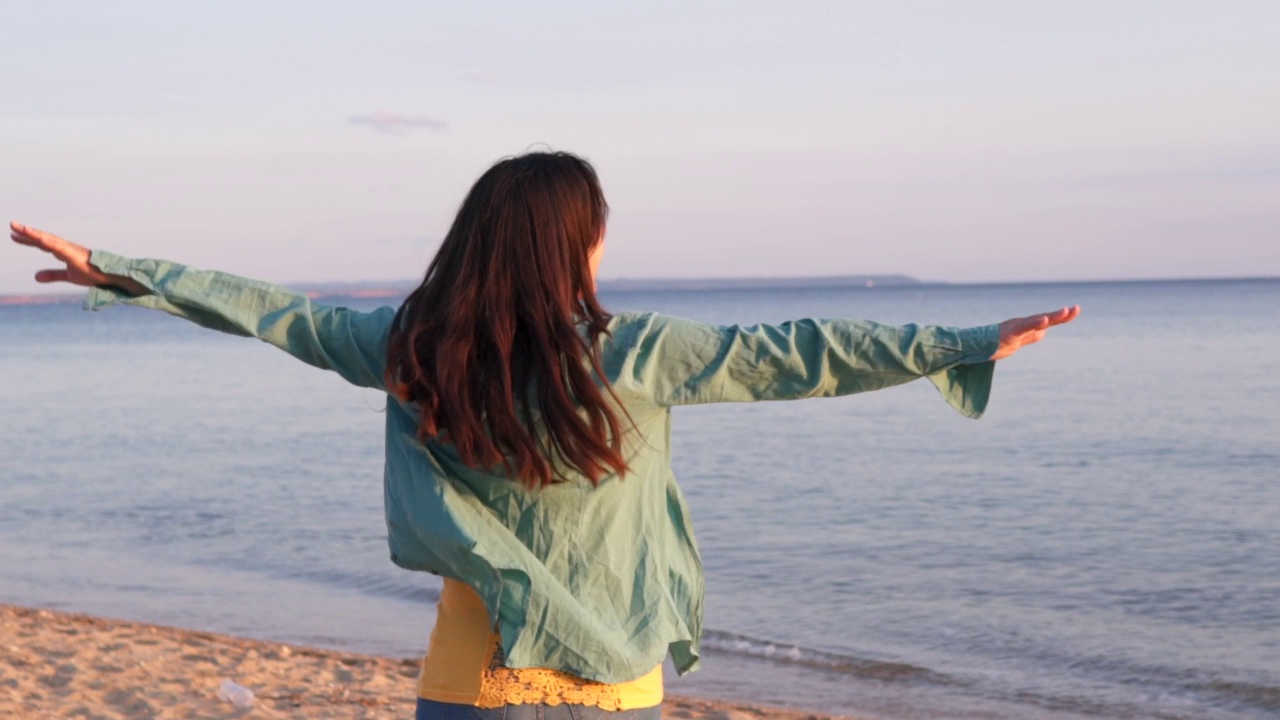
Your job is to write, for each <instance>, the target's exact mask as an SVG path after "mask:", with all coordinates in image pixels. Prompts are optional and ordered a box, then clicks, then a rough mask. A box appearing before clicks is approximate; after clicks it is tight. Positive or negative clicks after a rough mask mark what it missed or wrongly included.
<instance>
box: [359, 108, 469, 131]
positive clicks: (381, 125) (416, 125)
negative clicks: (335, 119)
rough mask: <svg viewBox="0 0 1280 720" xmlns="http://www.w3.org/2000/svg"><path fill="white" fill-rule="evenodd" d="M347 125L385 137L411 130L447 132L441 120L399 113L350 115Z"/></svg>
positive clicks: (446, 127) (446, 125)
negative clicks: (363, 128) (366, 129)
mask: <svg viewBox="0 0 1280 720" xmlns="http://www.w3.org/2000/svg"><path fill="white" fill-rule="evenodd" d="M347 124H349V125H356V126H360V127H367V128H371V129H373V130H374V131H375V132H380V133H384V134H386V135H404V134H405V133H408V132H411V131H413V130H430V131H431V132H441V131H443V130H447V129H448V127H449V125H448V123H446V122H445V121H443V120H437V119H435V118H432V117H427V116H425V115H401V114H399V113H389V112H375V113H367V114H365V115H352V116H351V117H349V118H347Z"/></svg>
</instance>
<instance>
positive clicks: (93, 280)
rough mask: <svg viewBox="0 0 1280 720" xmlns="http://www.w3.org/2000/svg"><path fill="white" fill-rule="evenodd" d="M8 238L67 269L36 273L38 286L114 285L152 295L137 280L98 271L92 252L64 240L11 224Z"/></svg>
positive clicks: (137, 293) (24, 226) (18, 224)
mask: <svg viewBox="0 0 1280 720" xmlns="http://www.w3.org/2000/svg"><path fill="white" fill-rule="evenodd" d="M9 237H10V238H12V239H13V241H14V242H16V243H18V244H20V245H28V246H30V247H33V248H37V249H39V250H43V251H45V252H47V253H49V254H50V255H52V256H54V257H55V258H57V259H58V260H60V261H62V263H63V264H64V265H65V266H66V267H63V268H52V269H48V270H41V271H39V272H37V273H36V282H39V283H53V282H66V283H71V284H72V285H83V286H85V287H95V286H99V285H112V286H115V287H118V288H121V289H123V290H126V291H128V292H129V293H130V294H132V295H146V294H148V292H149V291H148V290H147V289H146V288H145V287H143V286H142V285H141V284H139V283H138V282H137V281H135V280H131V279H130V278H127V277H122V276H120V275H108V274H106V273H104V272H102V271H101V270H99V269H97V268H96V267H94V266H93V265H92V264H91V263H90V262H89V248H86V247H84V246H82V245H77V244H75V243H73V242H70V241H69V240H64V239H62V238H60V237H58V236H57V235H54V234H53V233H47V232H45V231H43V230H37V229H35V228H33V227H27V226H26V225H23V224H21V223H18V222H10V223H9Z"/></svg>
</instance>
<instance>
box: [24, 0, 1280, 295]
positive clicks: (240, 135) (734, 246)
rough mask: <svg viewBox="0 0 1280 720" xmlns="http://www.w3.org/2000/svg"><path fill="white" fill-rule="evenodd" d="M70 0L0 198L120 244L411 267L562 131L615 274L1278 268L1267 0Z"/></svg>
mask: <svg viewBox="0 0 1280 720" xmlns="http://www.w3.org/2000/svg"><path fill="white" fill-rule="evenodd" d="M46 5H47V4H37V3H27V4H24V5H19V6H15V7H14V8H11V9H10V10H8V11H7V12H6V50H7V55H8V57H9V58H10V62H6V63H5V69H3V70H0V96H2V97H4V98H5V102H4V103H3V106H2V107H0V129H2V130H3V132H0V156H2V157H3V158H4V173H3V175H0V208H2V209H3V212H4V214H5V215H6V216H7V217H8V218H11V219H18V220H21V221H24V222H28V223H30V224H32V225H36V226H38V227H44V228H46V229H49V230H51V231H54V232H58V233H60V234H63V235H65V236H67V237H69V238H71V239H73V240H76V241H78V242H81V243H84V244H87V245H91V246H98V247H105V248H109V249H112V250H114V251H116V252H120V253H123V254H130V255H143V256H160V257H168V258H171V259H175V260H180V261H183V262H187V263H190V264H193V265H199V266H204V267H213V268H218V269H224V270H229V271H233V272H239V273H242V274H247V275H252V276H256V277H261V278H263V279H267V280H273V281H279V282H291V281H304V280H332V279H342V280H382V279H402V278H411V277H415V276H417V275H419V274H420V272H421V271H422V269H423V268H424V267H425V264H426V261H427V259H428V258H429V256H430V253H431V251H432V249H433V248H434V247H435V244H436V242H437V241H438V239H439V238H440V237H441V236H442V235H443V233H444V232H445V230H446V229H447V227H448V224H449V221H450V219H451V217H452V214H453V212H454V210H455V208H456V206H457V203H458V202H459V201H460V200H461V198H462V195H463V193H464V192H465V191H466V189H467V187H468V186H469V184H470V183H471V182H472V181H473V180H474V178H475V177H476V176H478V175H479V173H481V172H482V171H483V170H484V169H485V168H486V167H487V166H488V165H489V164H490V163H492V162H493V161H494V160H496V159H498V158H499V157H502V156H504V155H508V154H513V153H519V152H521V151H524V150H526V149H528V148H530V147H533V146H539V147H540V146H541V145H539V144H546V145H549V146H551V147H553V148H556V149H564V150H570V151H574V152H577V153H580V154H582V155H585V156H586V157H588V158H589V159H591V160H592V161H593V162H594V163H595V164H596V165H597V168H598V169H599V171H600V174H601V177H602V180H603V182H604V185H605V190H606V193H607V194H608V196H609V200H610V202H611V204H612V205H613V215H612V222H611V225H610V228H609V250H608V253H607V255H606V257H605V261H604V264H603V266H602V268H601V274H602V276H603V277H606V278H611V277H695V276H696V277H706V276H758V275H782V276H794V275H838V274H862V273H906V274H910V275H914V276H916V277H920V278H925V279H934V280H948V281H1003V280H1040V279H1095V278H1098V279H1101V278H1150V277H1190V276H1258V275H1268V276H1280V43H1277V42H1276V41H1275V39H1276V38H1277V37H1280V3H1274V2H1269V1H1267V0H1257V1H1256V2H1246V1H1238V2H1232V1H1228V2H1214V3H1209V2H1198V3H1192V2H1173V1H1160V2H1122V3H1117V2H1072V3H1054V4H1052V5H1050V4H1046V3H1026V2H974V3H963V4H962V3H949V2H931V3H926V2H898V3H882V4H879V5H876V6H871V5H869V4H862V3H847V2H829V3H818V2H796V3H763V2H703V3H696V4H693V5H694V7H692V8H690V7H687V5H688V4H686V3H675V2H647V3H644V4H640V3H636V4H632V6H631V7H628V8H620V7H615V4H614V3H591V2H585V1H584V2H563V3H558V4H553V5H543V4H538V9H536V10H534V9H532V8H531V5H532V4H529V3H516V2H509V3H493V4H485V5H484V7H481V6H480V5H479V4H471V3H456V2H453V3H424V2H369V3H361V4H359V5H356V4H349V5H345V6H341V8H342V9H339V7H340V6H338V5H334V4H320V3H309V2H308V3H303V2H287V3H286V2H281V3H248V2H224V3H216V4H201V5H199V6H197V5H195V4H191V3H163V2H153V3H142V2H139V3H130V4H128V6H127V8H122V7H108V6H107V4H105V3H90V2H84V3H80V4H62V5H60V6H59V7H58V8H53V7H48V6H46ZM112 5H123V4H112ZM41 266H42V264H41V263H40V262H39V261H38V259H37V258H36V257H35V256H34V255H33V254H32V253H30V252H29V251H24V250H23V249H20V248H16V247H11V248H8V249H6V250H5V254H4V261H3V262H0V292H7V293H26V292H34V291H37V290H39V289H40V288H38V287H37V286H36V285H35V284H34V282H32V281H31V280H30V279H29V278H30V276H31V274H32V273H33V272H34V271H35V270H36V269H38V268H39V267H41Z"/></svg>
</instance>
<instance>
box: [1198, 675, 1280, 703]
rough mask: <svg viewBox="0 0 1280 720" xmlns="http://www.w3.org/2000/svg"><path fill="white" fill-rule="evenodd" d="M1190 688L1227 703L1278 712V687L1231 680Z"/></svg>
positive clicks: (1279, 696)
mask: <svg viewBox="0 0 1280 720" xmlns="http://www.w3.org/2000/svg"><path fill="white" fill-rule="evenodd" d="M1191 687H1192V689H1194V690H1199V691H1201V692H1204V693H1209V694H1212V695H1215V696H1216V697H1217V698H1218V699H1220V700H1222V701H1224V702H1227V703H1232V704H1240V705H1250V706H1253V707H1256V708H1260V709H1263V710H1280V687H1274V686H1271V685H1258V684H1255V683H1248V682H1236V681H1231V680H1214V681H1212V682H1207V683H1203V684H1200V685H1192V686H1191Z"/></svg>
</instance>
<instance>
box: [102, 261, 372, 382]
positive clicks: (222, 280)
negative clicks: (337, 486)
mask: <svg viewBox="0 0 1280 720" xmlns="http://www.w3.org/2000/svg"><path fill="white" fill-rule="evenodd" d="M89 262H90V263H91V264H92V265H94V266H95V267H97V268H98V269H99V270H101V271H102V272H104V273H107V274H109V275H121V276H124V277H128V278H131V279H133V280H136V281H137V282H138V283H140V284H141V285H142V286H143V287H146V288H147V289H148V290H149V291H150V292H151V294H150V295H141V296H133V295H130V294H129V293H127V292H125V291H123V290H120V289H118V288H112V287H95V288H90V290H89V294H88V295H87V296H86V297H85V301H84V307H85V309H86V310H99V309H101V308H104V307H107V306H109V305H113V304H115V303H127V304H129V305H138V306H142V307H148V308H154V309H157V310H163V311H165V312H167V313H169V314H171V315H176V316H178V317H180V318H185V319H187V320H190V321H192V322H194V323H196V324H197V325H200V326H202V327H206V328H210V329H213V330H218V331H221V332H225V333H230V334H232V335H242V336H246V337H256V338H258V339H260V340H263V341H265V342H268V343H270V344H272V345H275V346H276V347H278V348H280V349H281V350H284V351H285V352H287V353H289V354H290V355H292V356H294V357H296V358H298V359H299V360H301V361H303V362H305V363H307V364H308V365H314V366H315V367H318V368H323V369H325V370H332V371H334V372H336V373H338V374H339V375H341V376H342V377H343V378H345V379H346V380H347V381H349V382H351V383H353V384H355V385H359V386H361V387H367V388H376V389H379V390H385V389H386V387H385V382H384V380H383V372H384V369H385V367H386V353H387V336H388V334H389V330H390V328H391V322H392V318H393V317H394V315H395V310H394V308H390V307H383V308H379V309H377V310H375V311H373V312H367V313H366V312H358V311H355V310H351V309H349V308H344V307H329V306H325V305H318V304H315V303H312V302H311V300H310V298H308V297H307V296H306V295H303V294H301V293H296V292H293V291H291V290H287V289H285V288H282V287H278V286H275V285H270V284H268V283H264V282H259V281H257V280H249V279H247V278H242V277H238V276H235V275H230V274H227V273H222V272H212V271H207V270H196V269H194V268H189V267H186V266H184V265H179V264H177V263H172V262H168V261H165V260H140V259H129V258H124V257H121V256H119V255H115V254H113V253H109V252H106V251H105V250H94V251H93V252H92V254H91V255H90V258H89Z"/></svg>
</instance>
